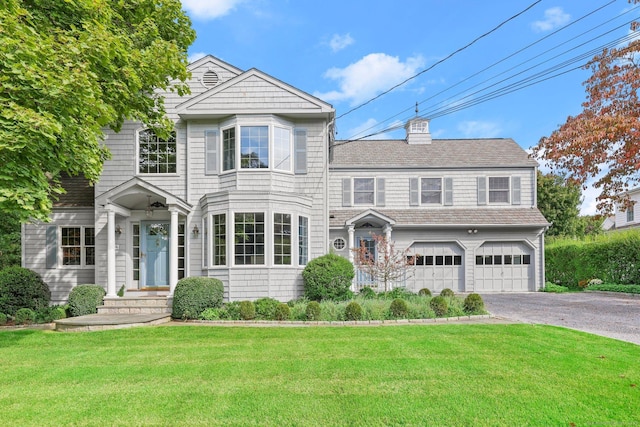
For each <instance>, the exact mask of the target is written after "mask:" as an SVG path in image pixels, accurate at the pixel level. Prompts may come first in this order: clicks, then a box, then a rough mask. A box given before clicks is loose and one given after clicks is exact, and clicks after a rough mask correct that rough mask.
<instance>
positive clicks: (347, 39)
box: [329, 33, 355, 52]
mask: <svg viewBox="0 0 640 427" xmlns="http://www.w3.org/2000/svg"><path fill="white" fill-rule="evenodd" d="M354 42H355V40H353V37H351V34H348V33H347V34H345V35H343V36H341V35H340V34H334V35H333V37H331V41H330V42H329V46H331V50H333V51H334V52H338V51H339V50H342V49H344V48H346V47H347V46H349V45H352V44H353V43H354Z"/></svg>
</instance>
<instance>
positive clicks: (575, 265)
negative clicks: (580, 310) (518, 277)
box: [545, 230, 640, 288]
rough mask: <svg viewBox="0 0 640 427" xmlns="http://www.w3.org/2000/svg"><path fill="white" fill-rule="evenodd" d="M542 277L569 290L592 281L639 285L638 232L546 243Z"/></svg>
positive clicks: (639, 248) (639, 236) (639, 256)
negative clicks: (582, 282) (599, 280)
mask: <svg viewBox="0 0 640 427" xmlns="http://www.w3.org/2000/svg"><path fill="white" fill-rule="evenodd" d="M545 274H546V279H547V280H548V281H550V282H553V283H556V284H558V285H563V286H567V287H569V288H576V287H578V283H579V282H580V281H583V280H590V279H593V278H598V279H601V280H602V281H604V282H605V283H617V284H623V285H625V284H640V231H635V230H633V231H627V232H621V233H610V234H606V235H603V236H599V237H598V238H596V239H593V240H589V241H577V240H564V241H558V242H556V243H553V244H549V245H547V247H546V249H545Z"/></svg>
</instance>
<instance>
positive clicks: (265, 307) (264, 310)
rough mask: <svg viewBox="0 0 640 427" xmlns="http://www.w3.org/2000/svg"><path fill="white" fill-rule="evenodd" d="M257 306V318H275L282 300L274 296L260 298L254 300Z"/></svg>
mask: <svg viewBox="0 0 640 427" xmlns="http://www.w3.org/2000/svg"><path fill="white" fill-rule="evenodd" d="M253 304H254V305H255V307H256V318H257V319H260V320H275V318H276V309H277V308H278V306H279V305H280V301H278V300H276V299H273V298H259V299H257V300H255V301H254V302H253Z"/></svg>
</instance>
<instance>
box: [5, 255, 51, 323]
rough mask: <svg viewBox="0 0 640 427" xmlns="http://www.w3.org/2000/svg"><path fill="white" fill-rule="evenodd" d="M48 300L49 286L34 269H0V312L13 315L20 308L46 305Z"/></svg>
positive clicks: (35, 307)
mask: <svg viewBox="0 0 640 427" xmlns="http://www.w3.org/2000/svg"><path fill="white" fill-rule="evenodd" d="M49 301H51V291H49V286H47V284H46V283H44V282H43V281H42V278H41V277H40V276H39V275H38V274H37V273H35V272H34V271H31V270H29V269H27V268H22V267H7V268H5V269H3V270H1V271H0V313H6V314H9V315H11V316H13V315H15V314H16V312H17V311H18V309H20V308H30V309H32V310H37V309H38V308H40V307H47V306H48V305H49Z"/></svg>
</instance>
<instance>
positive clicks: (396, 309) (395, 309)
mask: <svg viewBox="0 0 640 427" xmlns="http://www.w3.org/2000/svg"><path fill="white" fill-rule="evenodd" d="M408 312H409V306H408V305H407V302H406V301H405V300H403V299H401V298H396V299H394V300H393V301H391V305H390V306H389V313H391V316H392V317H394V318H403V317H407V313H408Z"/></svg>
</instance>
